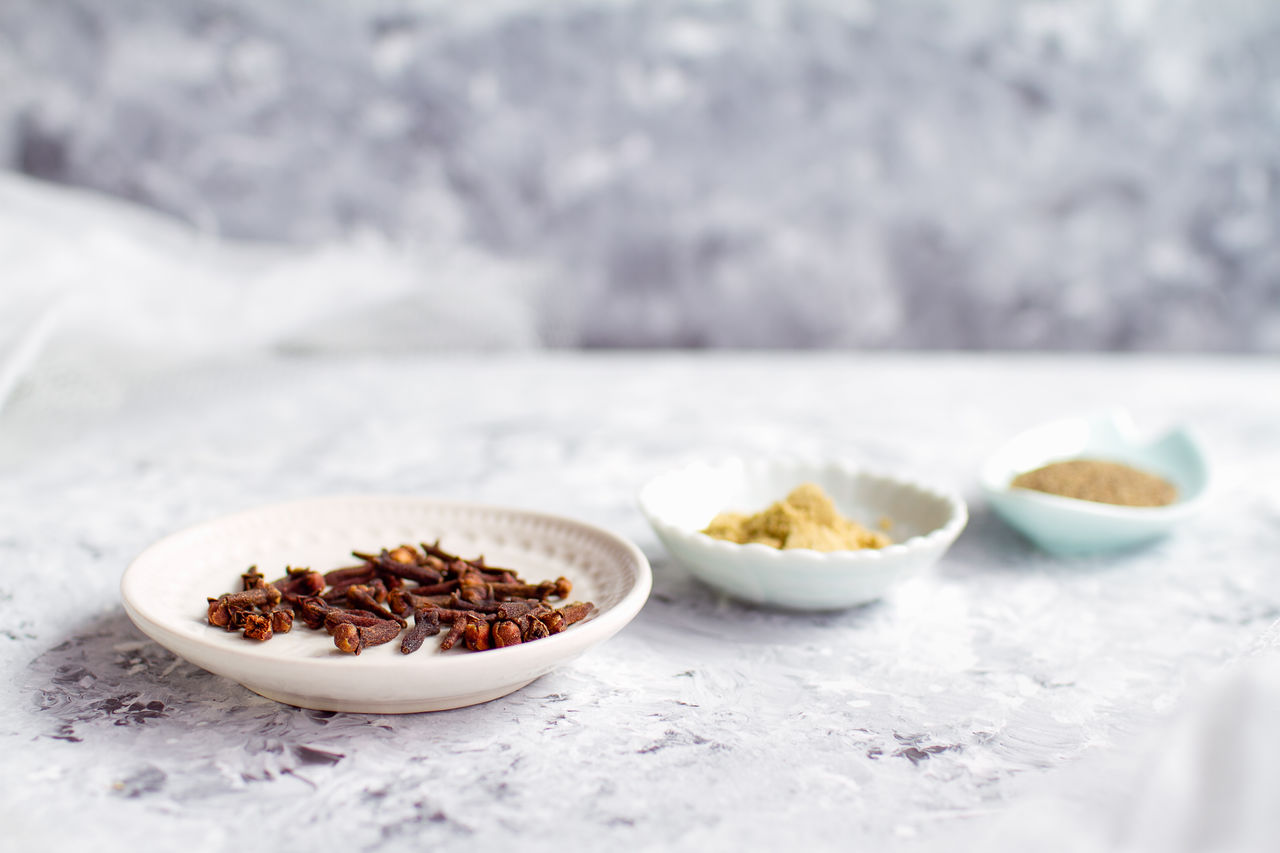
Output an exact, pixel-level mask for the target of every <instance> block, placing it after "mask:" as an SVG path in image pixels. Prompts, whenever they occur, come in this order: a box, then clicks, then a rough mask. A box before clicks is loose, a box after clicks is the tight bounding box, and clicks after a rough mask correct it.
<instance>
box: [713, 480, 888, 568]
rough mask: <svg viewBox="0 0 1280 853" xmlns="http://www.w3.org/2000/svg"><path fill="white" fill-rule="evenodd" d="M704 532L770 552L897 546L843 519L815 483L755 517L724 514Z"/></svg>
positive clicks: (876, 533)
mask: <svg viewBox="0 0 1280 853" xmlns="http://www.w3.org/2000/svg"><path fill="white" fill-rule="evenodd" d="M702 532H703V533H705V534H707V535H708V536H711V537H714V538H716V539H725V540H728V541H729V542H736V543H738V544H739V545H747V544H749V543H753V542H754V543H759V544H761V545H768V546H769V547H770V548H811V549H813V550H814V551H854V550H857V549H859V548H883V547H884V546H886V545H891V544H893V540H891V539H890V538H889V537H888V536H886V535H884V534H883V533H878V532H876V531H874V530H868V529H867V528H865V527H863V526H862V525H861V524H858V522H856V521H852V520H850V519H848V518H845V517H844V516H842V515H840V513H839V512H837V511H836V507H835V504H833V503H832V502H831V498H829V497H827V494H826V492H824V491H822V489H821V487H819V486H817V485H815V484H813V483H805V484H804V485H802V486H797V487H796V488H795V489H793V490H792V492H791V494H789V495H787V498H786V500H781V501H778V502H777V503H775V504H773V505H772V506H770V507H769V508H768V509H766V510H764V511H763V512H759V513H756V514H755V515H744V514H742V513H737V512H722V513H720V514H719V515H717V516H716V517H715V518H714V519H712V521H711V524H709V525H707V528H706V529H705V530H703V531H702Z"/></svg>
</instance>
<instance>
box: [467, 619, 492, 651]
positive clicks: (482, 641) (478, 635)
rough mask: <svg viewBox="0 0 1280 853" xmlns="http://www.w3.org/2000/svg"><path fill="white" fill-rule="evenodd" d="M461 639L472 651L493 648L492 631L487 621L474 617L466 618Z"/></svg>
mask: <svg viewBox="0 0 1280 853" xmlns="http://www.w3.org/2000/svg"><path fill="white" fill-rule="evenodd" d="M462 641H463V642H464V643H465V644H466V646H467V648H469V649H471V650H472V651H473V652H483V651H486V650H488V649H491V648H493V633H492V630H491V627H490V625H489V623H488V622H484V621H482V620H480V619H476V618H474V617H471V618H468V619H467V620H465V623H464V626H463V629H462Z"/></svg>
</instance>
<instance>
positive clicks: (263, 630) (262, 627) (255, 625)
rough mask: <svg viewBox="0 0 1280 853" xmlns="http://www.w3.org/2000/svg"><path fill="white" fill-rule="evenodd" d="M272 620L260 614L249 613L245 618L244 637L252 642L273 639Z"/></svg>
mask: <svg viewBox="0 0 1280 853" xmlns="http://www.w3.org/2000/svg"><path fill="white" fill-rule="evenodd" d="M271 634H272V631H271V619H270V617H267V616H263V615H261V614H259V613H249V614H247V615H246V616H245V617H244V635H245V637H246V638H248V639H250V640H270V639H271Z"/></svg>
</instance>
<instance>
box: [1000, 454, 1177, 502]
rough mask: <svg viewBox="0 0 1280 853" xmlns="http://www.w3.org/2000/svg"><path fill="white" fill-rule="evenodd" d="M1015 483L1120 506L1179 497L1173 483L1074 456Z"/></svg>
mask: <svg viewBox="0 0 1280 853" xmlns="http://www.w3.org/2000/svg"><path fill="white" fill-rule="evenodd" d="M1013 485H1014V486H1017V487H1019V488H1023V489H1035V490H1036V491H1038V492H1048V493H1049V494H1053V495H1062V496H1063V497H1064V498H1076V499H1078V500H1082V501H1096V502H1098V503H1104V504H1118V505H1120V506H1167V505H1169V504H1171V503H1173V502H1174V501H1175V500H1177V499H1178V490H1177V489H1176V488H1175V487H1174V485H1173V484H1172V483H1170V482H1169V481H1168V480H1166V479H1164V478H1163V477H1157V476H1156V475H1155V474H1148V473H1147V472H1146V471H1139V470H1138V469H1137V468H1131V467H1129V466H1128V465H1122V464H1120V463H1119V462H1102V461H1099V460H1097V459H1071V460H1068V461H1066V462H1054V463H1053V464H1052V465H1045V466H1044V467H1043V468H1037V469H1035V470H1034V471H1027V472H1026V473H1024V474H1019V475H1018V476H1017V477H1014V478H1013Z"/></svg>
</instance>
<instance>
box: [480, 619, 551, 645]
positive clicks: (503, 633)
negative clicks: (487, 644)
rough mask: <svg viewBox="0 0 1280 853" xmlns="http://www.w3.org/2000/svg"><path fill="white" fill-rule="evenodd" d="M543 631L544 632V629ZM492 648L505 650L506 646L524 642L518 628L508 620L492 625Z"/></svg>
mask: <svg viewBox="0 0 1280 853" xmlns="http://www.w3.org/2000/svg"><path fill="white" fill-rule="evenodd" d="M543 630H546V629H545V628H544V629H543ZM492 634H493V647H494V648H495V649H501V648H505V647H507V646H517V645H519V644H520V643H522V642H524V638H523V636H521V631H520V626H519V625H517V624H516V623H515V622H512V621H511V620H509V619H504V620H502V621H500V622H494V623H493V629H492Z"/></svg>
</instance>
